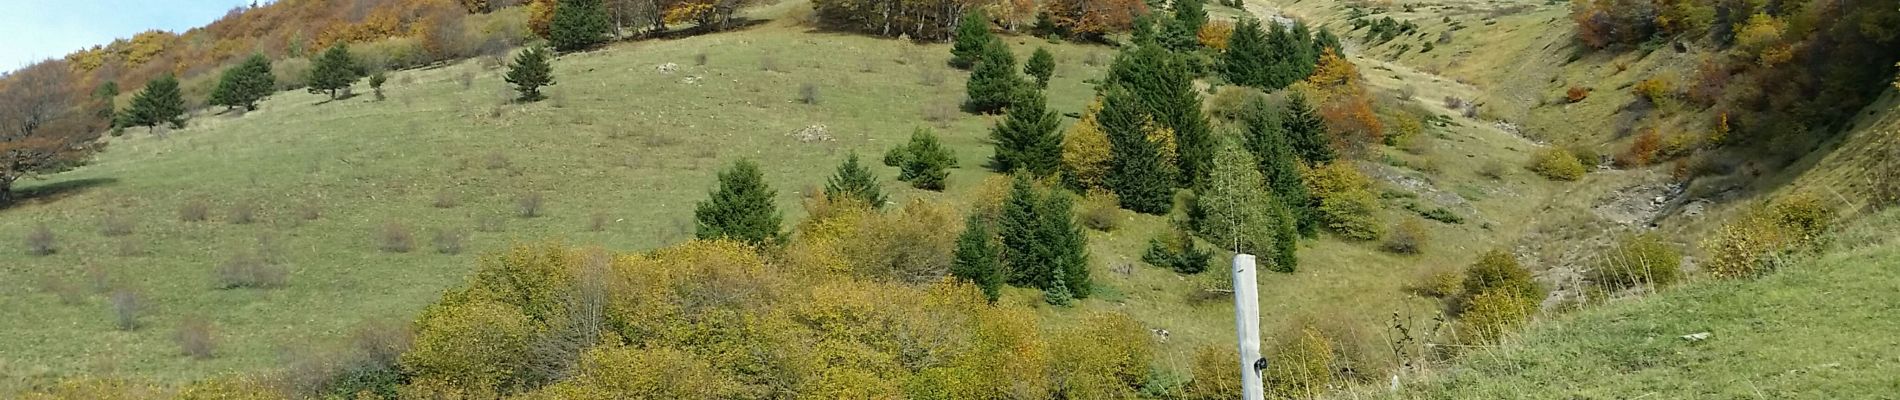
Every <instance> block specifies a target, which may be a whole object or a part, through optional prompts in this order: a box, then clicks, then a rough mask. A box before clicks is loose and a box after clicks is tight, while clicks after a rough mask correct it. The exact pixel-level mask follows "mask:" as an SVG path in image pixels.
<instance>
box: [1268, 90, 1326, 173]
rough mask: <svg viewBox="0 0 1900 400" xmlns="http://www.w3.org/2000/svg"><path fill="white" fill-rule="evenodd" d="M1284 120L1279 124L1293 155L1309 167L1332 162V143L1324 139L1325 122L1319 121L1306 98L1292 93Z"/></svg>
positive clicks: (1317, 114)
mask: <svg viewBox="0 0 1900 400" xmlns="http://www.w3.org/2000/svg"><path fill="white" fill-rule="evenodd" d="M1286 113H1287V114H1286V118H1282V119H1281V120H1280V123H1281V125H1282V126H1284V129H1285V131H1286V137H1287V144H1289V145H1292V146H1293V153H1294V154H1297V155H1299V156H1300V161H1302V162H1305V163H1306V165H1307V166H1309V167H1317V166H1319V165H1321V164H1325V163H1329V162H1332V161H1333V158H1334V157H1336V155H1335V154H1334V153H1333V145H1332V141H1331V140H1329V139H1328V138H1327V137H1326V121H1325V120H1323V119H1320V117H1319V113H1317V112H1315V111H1313V106H1312V105H1311V104H1307V102H1306V96H1304V95H1301V94H1299V93H1294V94H1293V95H1292V97H1291V98H1290V99H1288V100H1287V104H1286Z"/></svg>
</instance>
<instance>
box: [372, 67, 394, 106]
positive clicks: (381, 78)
mask: <svg viewBox="0 0 1900 400" xmlns="http://www.w3.org/2000/svg"><path fill="white" fill-rule="evenodd" d="M385 82H389V74H387V73H384V72H383V71H376V72H375V73H371V74H369V90H370V91H371V92H374V93H376V101H383V98H384V97H383V83H385Z"/></svg>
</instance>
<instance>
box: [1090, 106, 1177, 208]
mask: <svg viewBox="0 0 1900 400" xmlns="http://www.w3.org/2000/svg"><path fill="white" fill-rule="evenodd" d="M1107 94H1108V96H1107V97H1106V98H1105V99H1104V100H1103V103H1102V111H1101V112H1099V113H1097V114H1096V120H1097V121H1099V122H1100V123H1101V124H1102V130H1103V131H1105V132H1107V133H1108V144H1109V149H1108V150H1109V165H1108V174H1107V176H1106V177H1105V179H1104V180H1105V181H1106V182H1105V183H1107V184H1108V188H1109V190H1110V191H1113V192H1115V198H1116V199H1117V200H1120V202H1121V206H1122V208H1126V209H1129V210H1133V211H1135V212H1139V213H1144V214H1154V215H1163V214H1167V213H1168V210H1169V209H1171V208H1173V205H1174V204H1173V203H1174V181H1175V178H1174V168H1173V166H1170V165H1168V163H1167V159H1166V158H1165V156H1164V155H1163V154H1162V153H1161V149H1160V146H1159V145H1157V144H1156V143H1154V142H1153V141H1150V140H1148V137H1147V134H1146V132H1145V131H1144V130H1143V125H1144V124H1145V123H1146V122H1147V120H1148V117H1147V115H1146V114H1145V113H1143V112H1142V107H1141V104H1140V103H1139V101H1138V100H1136V99H1135V98H1134V94H1132V93H1130V92H1129V91H1128V90H1127V89H1122V88H1120V87H1111V88H1109V90H1108V93H1107Z"/></svg>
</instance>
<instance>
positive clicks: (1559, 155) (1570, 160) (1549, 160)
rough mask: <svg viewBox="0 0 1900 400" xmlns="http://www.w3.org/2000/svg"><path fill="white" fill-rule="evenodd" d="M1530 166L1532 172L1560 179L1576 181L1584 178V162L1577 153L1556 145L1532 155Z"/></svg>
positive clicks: (1552, 178)
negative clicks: (1579, 159) (1578, 158)
mask: <svg viewBox="0 0 1900 400" xmlns="http://www.w3.org/2000/svg"><path fill="white" fill-rule="evenodd" d="M1528 168H1529V169H1530V170H1531V172H1536V173H1537V174H1538V175H1543V176H1544V177H1545V178H1550V179H1551V180H1558V181H1574V180H1577V179H1580V178H1583V174H1584V172H1585V171H1584V169H1583V162H1582V161H1578V160H1577V156H1576V155H1574V154H1571V153H1570V151H1569V150H1564V149H1561V148H1555V147H1552V148H1547V149H1544V150H1542V151H1538V152H1537V154H1534V155H1532V156H1531V163H1530V165H1529V166H1528Z"/></svg>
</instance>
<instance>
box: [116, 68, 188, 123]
mask: <svg viewBox="0 0 1900 400" xmlns="http://www.w3.org/2000/svg"><path fill="white" fill-rule="evenodd" d="M125 113H126V116H125V122H126V125H129V126H143V127H146V128H148V129H150V128H156V127H158V124H170V125H171V127H172V128H173V129H178V128H184V127H185V120H184V118H181V117H182V116H184V115H185V97H184V95H183V94H181V93H180V92H179V91H178V78H175V77H172V75H171V74H165V75H160V76H159V77H158V79H153V80H152V81H150V82H146V83H145V89H144V90H140V91H139V93H138V94H137V95H133V96H132V105H131V107H128V108H126V110H125Z"/></svg>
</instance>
